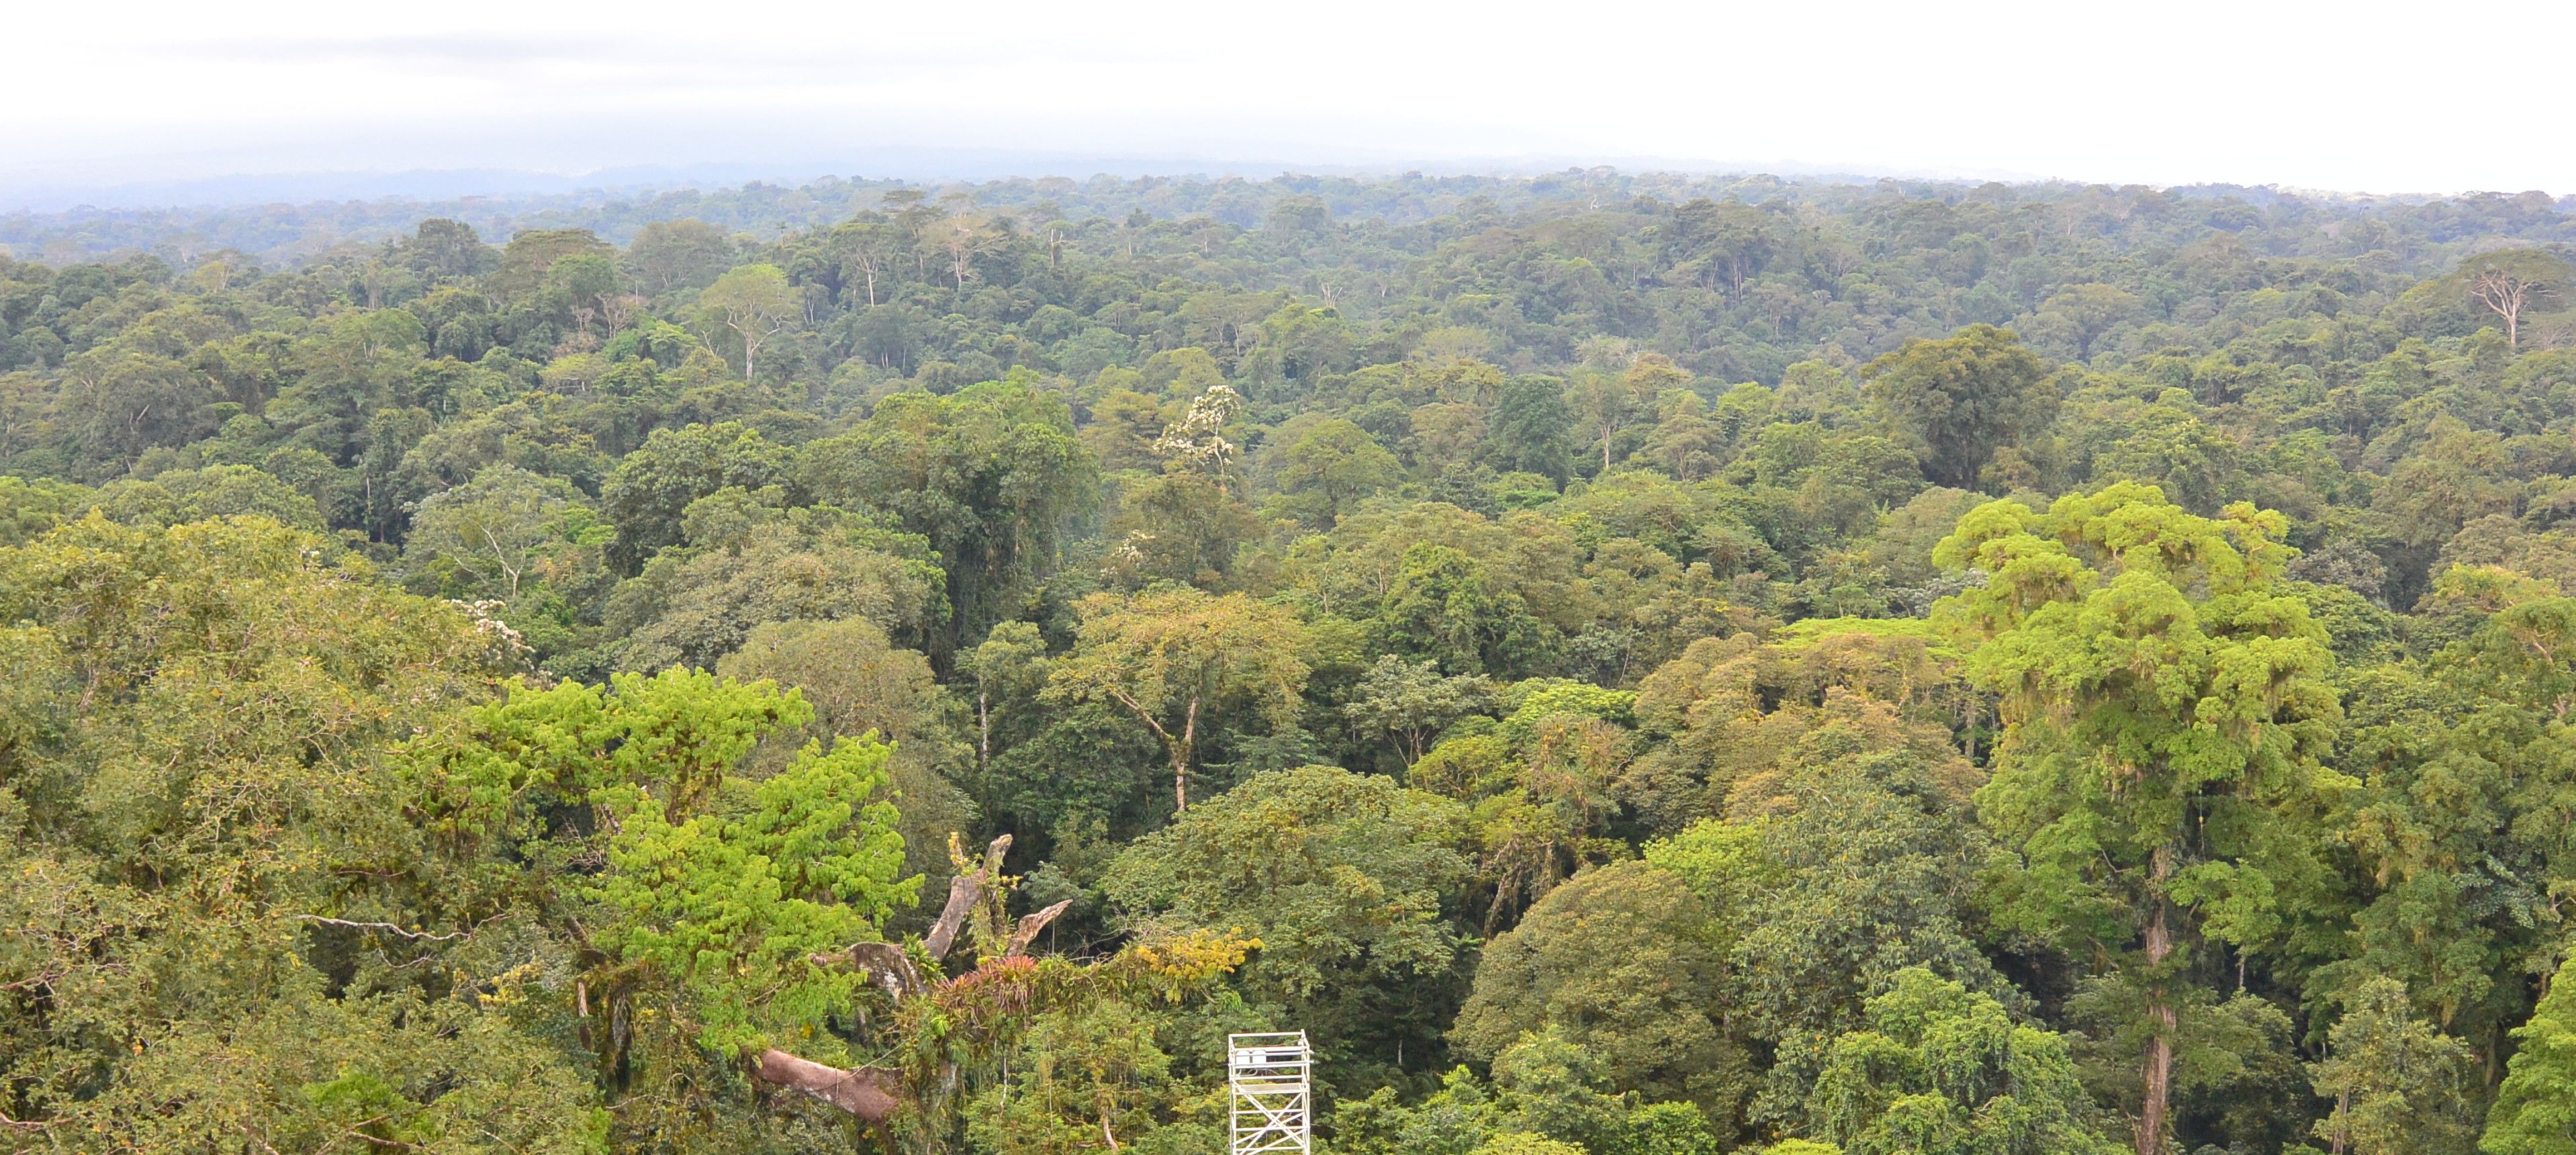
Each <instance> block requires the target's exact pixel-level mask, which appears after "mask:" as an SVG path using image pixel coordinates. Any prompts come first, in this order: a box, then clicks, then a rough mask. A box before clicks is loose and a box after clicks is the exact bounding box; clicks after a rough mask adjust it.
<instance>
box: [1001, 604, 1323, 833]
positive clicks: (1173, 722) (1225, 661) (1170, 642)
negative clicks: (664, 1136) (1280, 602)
mask: <svg viewBox="0 0 2576 1155" xmlns="http://www.w3.org/2000/svg"><path fill="white" fill-rule="evenodd" d="M1082 616H1083V621H1082V638H1081V641H1080V642H1079V643H1078V644H1077V645H1076V646H1075V647H1074V651H1073V653H1072V654H1071V655H1069V656H1068V657H1066V658H1065V659H1064V660H1062V661H1060V662H1058V663H1056V667H1055V672H1054V674H1053V675H1052V678H1051V682H1050V684H1049V686H1048V688H1047V692H1048V694H1049V695H1050V696H1052V697H1054V698H1056V699H1058V700H1060V701H1068V702H1113V703H1116V704H1117V705H1118V707H1119V708H1120V709H1122V710H1125V711H1126V712H1127V713H1129V714H1131V715H1134V716H1135V718H1136V720H1137V721H1139V722H1142V723H1144V724H1145V728H1146V729H1148V730H1151V731H1153V732H1154V739H1155V740H1156V741H1157V742H1160V743H1162V746H1163V752H1164V755H1165V757H1167V758H1169V759H1170V760H1171V765H1172V806H1173V809H1175V810H1188V809H1189V808H1190V770H1191V767H1192V766H1193V765H1195V764H1196V762H1197V760H1198V750H1199V741H1200V738H1201V736H1202V734H1203V733H1204V730H1203V729H1202V727H1204V726H1206V725H1208V724H1209V723H1211V722H1212V721H1213V719H1212V718H1211V717H1210V716H1209V715H1211V714H1212V713H1213V712H1214V711H1213V709H1212V708H1213V707H1215V706H1217V705H1219V704H1220V703H1226V702H1234V703H1238V704H1240V705H1242V706H1243V707H1245V708H1246V710H1247V712H1251V713H1257V714H1259V715H1262V716H1264V717H1266V718H1267V719H1269V721H1270V724H1271V726H1272V727H1274V728H1278V727H1286V726H1293V725H1295V724H1296V720H1297V708H1298V704H1299V701H1300V697H1299V695H1301V694H1303V693H1304V692H1305V689H1306V673H1307V669H1306V663H1305V661H1304V660H1303V659H1302V658H1300V657H1299V656H1298V655H1299V653H1300V652H1301V651H1303V650H1304V649H1305V648H1306V646H1305V638H1304V635H1303V633H1302V631H1301V630H1300V629H1299V627H1298V625H1297V619H1296V618H1295V617H1294V616H1292V615H1290V614H1289V613H1288V611H1286V610H1283V609H1280V608H1279V607H1277V606H1272V605H1265V604H1263V603H1260V602H1256V601H1254V600H1252V599H1251V598H1248V597H1245V596H1244V595H1242V594H1227V595H1225V596H1223V597H1214V596H1210V595H1209V594H1206V593H1203V592H1200V591H1198V590H1195V589H1191V588H1188V587H1186V586H1183V587H1178V588H1167V589H1159V590H1150V591H1147V592H1145V593H1141V594H1137V595H1136V596H1134V597H1131V598H1120V597H1117V596H1115V595H1111V594H1097V595H1094V596H1092V597H1090V598H1087V599H1085V600H1084V601H1083V603H1082Z"/></svg>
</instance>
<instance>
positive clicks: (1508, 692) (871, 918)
mask: <svg viewBox="0 0 2576 1155" xmlns="http://www.w3.org/2000/svg"><path fill="white" fill-rule="evenodd" d="M2571 208H2576V206H2571V205H2567V204H2562V203H2559V202H2556V201H2553V200H2551V199H2550V198H2548V197H2546V196H2543V195H2540V194H2522V195H2519V196H2502V195H2476V196H2467V197H2458V198H2449V199H2432V198H2417V199H2409V200H2360V199H2336V198H2330V197H2322V196H2303V195H2293V194H2290V193H2287V192H2282V191H2279V190H2274V189H2246V188H2221V187H2199V188H2176V189H2155V188H2145V187H2136V186H2131V187H2106V186H2076V185H2065V184H2046V185H2036V184H2035V185H2004V184H1999V183H1987V184H1982V185H1973V186H1971V185H1961V184H1941V183H1924V182H1917V183H1902V182H1893V181H1885V182H1877V183H1849V182H1842V183H1838V182H1829V181H1816V182H1807V183H1793V182H1784V181H1780V180H1775V179H1771V178H1767V177H1730V178H1692V177H1676V176H1659V175H1653V174H1642V175H1641V174H1621V173H1617V172H1612V171H1609V170H1606V169H1605V170H1590V171H1570V172H1567V173H1563V174H1557V175H1553V176H1546V177H1538V178H1469V177H1436V178H1435V177H1423V176H1421V175H1419V174H1408V175H1406V176H1403V177H1395V178H1384V179H1377V178H1369V179H1362V178H1338V177H1336V178H1308V177H1283V178H1280V179H1278V180H1275V181H1267V182H1251V181H1240V180H1223V181H1208V180H1171V179H1161V178H1156V179H1148V180H1117V179H1113V178H1107V177H1102V178H1095V179H1092V180H1089V181H1074V180H1067V179H1061V178H1051V179H1047V180H1030V181H1006V182H994V183H990V184H980V185H958V186H948V187H922V186H914V185H907V184H903V183H901V182H892V181H841V180H834V181H827V182H822V183H818V184H814V185H808V186H804V187H801V188H784V187H778V186H763V185H753V186H747V187H744V188H740V189H727V190H716V191H707V192H684V193H664V194H657V195H651V196H638V197H626V198H618V197H606V196H582V197H571V198H554V199H549V200H542V201H489V202H480V201H478V202H472V203H460V204H457V205H452V206H424V205H416V204H405V203H400V202H384V203H378V204H350V205H315V206H302V207H284V206H278V207H271V208H266V209H256V210H251V209H243V210H191V211H172V212H166V213H102V212H82V213H72V214H57V215H51V216H42V217H39V216H33V215H20V216H17V217H11V218H0V244H5V245H6V246H7V247H6V248H0V623H6V624H5V625H0V877H5V878H6V879H7V880H8V882H7V885H6V886H5V887H0V1146H5V1147H7V1148H10V1149H23V1150H30V1151H36V1150H61V1151H110V1150H131V1151H154V1152H160V1151H206V1152H216V1151H220V1152H226V1153H234V1152H242V1153H249V1152H257V1153H261V1155H287V1153H308V1152H309V1153H320V1152H326V1151H327V1152H343V1153H345V1152H379V1153H381V1152H389V1151H436V1152H459V1153H461V1152H495V1153H498V1152H512V1153H516V1155H528V1153H533V1152H541V1151H542V1152H566V1153H570V1152H602V1151H618V1152H625V1151H667V1152H707V1153H717V1152H770V1151H777V1152H786V1151H809V1150H838V1149H861V1150H886V1151H907V1152H927V1151H956V1152H972V1153H975V1155H1041V1153H1043V1155H1070V1153H1074V1152H1094V1151H1097V1152H1108V1151H1129V1150H1133V1151H1136V1152H1140V1153H1144V1155H1186V1153H1204V1152H1215V1151H1218V1150H1221V1149H1222V1148H1223V1144H1224V1137H1225V1127H1226V1116H1225V1099H1224V1090H1223V1052H1224V1046H1225V1036H1226V1035H1227V1033H1228V1032H1232V1031H1252V1030H1297V1029H1303V1030H1305V1031H1307V1032H1309V1034H1310V1035H1311V1036H1312V1037H1313V1038H1314V1040H1315V1042H1316V1045H1317V1048H1318V1051H1319V1054H1320V1056H1321V1065H1320V1067H1319V1076H1318V1077H1319V1080H1320V1103H1319V1112H1318V1138H1317V1141H1318V1144H1319V1147H1320V1149H1322V1150H1326V1151H1329V1152H1331V1153H1333V1155H1400V1153H1402V1155H1411V1153H1419V1152H1431V1153H1440V1155H1716V1153H1719V1152H1731V1151H1744V1152H1769V1153H1771V1155H1825V1153H1840V1155H2007V1153H2010V1155H2024V1153H2029V1155H2037V1153H2042V1152H2047V1153H2056V1152H2109V1151H2132V1152H2137V1153H2138V1155H2167V1153H2174V1155H2294V1153H2299V1152H2307V1153H2309V1155H2316V1153H2324V1152H2332V1153H2334V1155H2344V1153H2347V1152H2350V1153H2354V1155H2394V1153H2399V1152H2403V1153H2406V1155H2468V1153H2469V1152H2485V1153H2487V1155H2552V1153H2566V1152H2576V1110H2571V1109H2570V1107H2569V1102H2570V1097H2571V1095H2576V993H2571V988H2570V985H2569V983H2568V982H2567V981H2566V980H2567V978H2568V976H2569V975H2571V974H2576V940H2571V936H2570V932H2569V929H2568V926H2567V924H2566V920H2565V916H2564V908H2565V904H2566V901H2567V898H2568V896H2569V895H2570V894H2571V893H2576V840H2571V838H2570V836H2569V833H2568V832H2569V830H2570V829H2571V818H2576V730H2571V729H2570V725H2569V721H2568V717H2567V715H2568V712H2569V709H2570V707H2571V705H2576V598H2571V597H2570V587H2571V583H2576V522H2571V521H2570V517H2571V516H2576V483H2571V480H2570V479H2571V478H2576V264H2571V260H2570V254H2571V245H2576V216H2571V215H2570V212H2571ZM6 254H14V255H6ZM2562 515H2567V516H2562Z"/></svg>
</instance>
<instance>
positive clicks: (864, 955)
mask: <svg viewBox="0 0 2576 1155" xmlns="http://www.w3.org/2000/svg"><path fill="white" fill-rule="evenodd" d="M807 961H810V962H812V963H813V964H814V965H815V966H818V967H828V966H841V965H844V964H847V965H849V966H854V967H857V968H859V969H860V970H862V971H866V972H867V974H868V977H869V978H871V979H873V980H875V981H876V984H877V985H878V986H880V987H883V988H885V993H886V994H887V995H889V996H892V997H893V998H896V999H904V998H909V997H911V996H913V995H917V994H920V993H921V992H922V990H923V989H924V988H925V987H926V986H928V984H926V983H924V982H922V981H921V968H919V967H916V966H914V965H912V956H910V955H907V954H905V953H904V952H903V948H902V947H900V946H897V945H895V944H893V943H890V942H862V943H852V944H850V948H849V949H848V950H845V951H840V952H838V953H835V954H818V955H813V956H810V957H809V959H808V960H807Z"/></svg>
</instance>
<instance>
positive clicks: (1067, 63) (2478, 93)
mask: <svg viewBox="0 0 2576 1155" xmlns="http://www.w3.org/2000/svg"><path fill="white" fill-rule="evenodd" d="M10 32H11V40H12V41H13V44H12V46H11V49H10V51H9V53H8V57H9V59H8V62H7V64H6V65H5V66H0V185H22V186H23V185H27V184H30V183H48V184H84V185H89V184H109V183H117V182H124V181H141V180H169V179H193V178H200V177H207V176H217V175H227V174H236V173H280V172H321V171H402V170H417V169H454V168H483V167H493V168H510V169H526V170H538V171H545V172H554V173H579V172H586V171H591V170H595V169H600V168H606V167H612V166H626V165H682V164H693V163H710V162H729V163H752V164H768V163H781V164H784V163H786V162H791V161H792V162H799V163H802V162H813V161H821V162H829V161H831V160H833V159H834V158H836V157H840V156H849V155H856V154H857V153H858V152H860V151H862V150H868V149H877V150H883V149H888V148H914V149H919V148H958V149H970V150H984V151H1007V152H1021V153H1045V154H1052V155H1058V156H1064V157H1068V158H1075V157H1126V158H1142V159H1149V160H1157V161H1159V160H1164V159H1172V160H1176V161H1177V160H1180V159H1186V158H1199V159H1203V160H1206V161H1208V162H1211V164H1210V166H1202V167H1220V168H1221V167H1224V162H1227V161H1235V162H1277V163H1273V164H1272V165H1271V169H1272V170H1274V171H1275V169H1276V167H1277V166H1278V163H1290V164H1295V163H1302V164H1344V165H1365V166H1383V167H1410V166H1415V165H1423V166H1435V167H1436V166H1440V165H1442V164H1443V163H1444V162H1447V163H1449V164H1450V165H1453V166H1454V165H1456V164H1457V163H1459V162H1491V161H1523V162H1533V163H1539V162H1543V163H1549V164H1555V163H1557V162H1566V163H1586V164H1588V163H1595V162H1609V163H1619V164H1622V165H1623V167H1640V166H1641V162H1648V161H1662V162H1665V163H1668V164H1675V165H1687V166H1690V167H1728V168H1732V167H1736V166H1738V165H1744V166H1751V167H1756V168H1761V167H1771V168H1802V169H1807V170H1815V169H1841V170H1847V171H1864V172H1873V173H1901V174H1928V175H1994V174H2004V175H2013V176H2024V177H2064V178H2072V179H2079V180H2090V181H2109V182H2127V181H2140V182H2148V183H2158V184H2176V183H2190V182H2199V181H2229V182H2238V183H2245V184H2267V183H2271V184H2285V185H2292V186H2298V187H2306V188H2326V189H2343V190H2354V191H2370V192H2456V191H2464V190H2471V189H2493V190H2502V191H2519V190H2523V189H2532V188H2538V189H2545V190H2549V191H2551V192H2554V193H2567V192H2576V150H2570V149H2568V148H2567V147H2565V142H2564V136H2565V131H2564V129H2563V128H2562V127H2560V121H2559V117H2558V116H2557V115H2556V109H2557V108H2558V106H2559V105H2560V103H2561V97H2562V95H2563V92H2564V89H2565V88H2566V86H2567V82H2566V68H2565V64H2564V61H2563V58H2562V57H2563V48H2564V46H2565V45H2566V44H2567V43H2569V40H2568V35H2569V33H2571V32H2576V5H2569V6H2563V7H2562V6H2560V5H2554V4H2541V5H2530V6H2525V7H2520V8H2516V9H2512V10H2510V11H2506V10H2494V9H2486V10H2476V9H2467V8H2456V9H2454V8H2446V7H2443V6H2436V5H2431V4H2421V3H2419V4H2414V5H2410V6H2408V7H2407V9H2405V10H2403V11H2401V10H2399V9H2397V8H2396V7H2395V6H2388V7H2386V8H2385V9H2383V8H2382V7H2380V6H2378V5H2368V4H2362V3H2341V4H2305V3H2302V4H2289V3H2264V2H2260V0H2234V2H2212V0H2181V2H2169V3H2156V4H2146V3H2134V2H2133V3H2124V4H2085V3H2080V2H2067V0H2057V2H2052V3H2024V2H2018V0H2016V2H1981V0H1957V2H1953V3H1947V4H1941V3H1922V2H1916V3H1903V4H1896V3H1876V2H1870V3H1804V4H1801V3H1794V2H1786V0H1762V2H1759V3H1734V2H1703V3H1672V4H1604V3H1591V4H1567V3H1558V4H1554V5H1550V6H1547V7H1522V6H1517V5H1510V4H1474V5H1470V4H1439V5H1433V4H1411V3H1403V2H1400V0H1375V2H1349V0H1295V2H1290V3H1225V2H1221V0H1219V2H1202V3H1187V4H1183V3H1078V2H1065V3H1056V4H1032V3H1020V2H1016V0H1014V2H1006V3H976V4H955V3H950V4H940V3H935V2H931V0H911V2H907V3H903V4H900V5H895V4H878V3H866V2H859V3H803V2H770V3H756V2H755V3H744V2H740V0H736V2H733V3H723V2H711V0H698V2H696V3H691V4H688V5H684V6H682V5H661V4H654V3H637V2H631V0H626V2H616V3H542V2H533V0H522V2H517V3H497V2H488V0H430V2H428V3H414V4H401V5H390V4H352V3H347V2H345V0H341V2H334V3H247V4H206V3H202V2H192V3H186V4H172V3H158V2H146V3H140V4H130V5H128V4H114V5H102V4H96V3H73V2H70V0H30V3H28V4H26V5H22V6H20V7H19V9H18V11H17V12H16V13H15V14H14V15H13V17H12V20H11V30H10ZM2544 53H2546V55H2545V56H2544V55H2543V54H2544ZM1067 167H1071V168H1078V167H1080V166H1079V165H1078V164H1074V163H1072V162H1071V161H1070V160H1068V162H1067ZM1174 167H1178V166H1177V165H1175V166H1174ZM1244 167H1255V166H1252V165H1250V164H1246V165H1244ZM839 171H848V170H847V169H841V170H839ZM782 175H785V174H782ZM867 175H894V176H902V175H926V176H936V175H942V174H935V173H924V174H905V173H873V172H872V173H869V174H867ZM1032 175H1037V174H1032ZM1064 175H1072V176H1084V175H1088V172H1087V171H1076V172H1067V173H1065V174H1064Z"/></svg>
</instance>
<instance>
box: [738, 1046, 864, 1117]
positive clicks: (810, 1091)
mask: <svg viewBox="0 0 2576 1155" xmlns="http://www.w3.org/2000/svg"><path fill="white" fill-rule="evenodd" d="M752 1073H753V1074H755V1075H758V1076H759V1077H760V1079H761V1081H763V1082H767V1083H773V1084H776V1085H778V1086H781V1087H786V1088H788V1089H790V1090H795V1091H802V1092H804V1093H805V1094H806V1095H808V1096H810V1097H812V1098H813V1099H814V1100H815V1101H817V1102H821V1103H828V1104H830V1105H832V1106H834V1107H838V1108H840V1109H841V1110H844V1111H847V1112H849V1113H850V1114H852V1115H855V1116H857V1117H859V1118H860V1119H861V1120H863V1121H866V1122H869V1123H882V1122H884V1121H885V1120H886V1119H887V1118H888V1117H890V1116H892V1115H893V1114H894V1112H895V1108H896V1107H897V1106H898V1105H899V1100H897V1099H896V1098H895V1096H894V1093H893V1092H892V1091H890V1090H888V1088H889V1087H890V1086H893V1085H895V1084H896V1082H897V1076H896V1075H895V1074H894V1073H893V1072H890V1071H885V1070H881V1069H879V1068H875V1067H859V1068H857V1069H854V1070H843V1069H842V1068H839V1067H827V1066H824V1065H823V1064H821V1063H817V1062H814V1061H813V1060H811V1059H800V1058H797V1057H796V1056H794V1055H791V1054H788V1053H787V1052H785V1051H781V1050H778V1049H776V1048H774V1047H773V1048H771V1049H769V1050H767V1051H763V1052H761V1055H760V1065H759V1066H757V1067H755V1068H753V1070H752Z"/></svg>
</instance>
